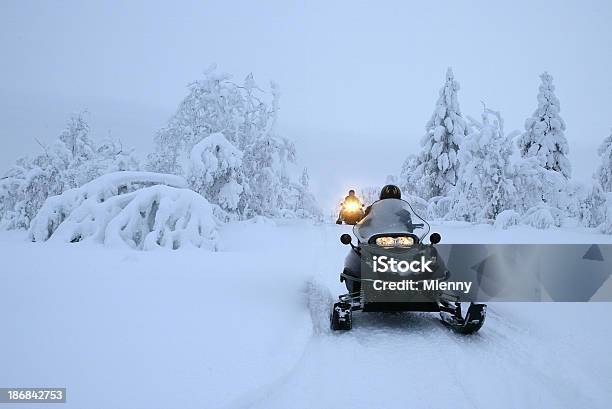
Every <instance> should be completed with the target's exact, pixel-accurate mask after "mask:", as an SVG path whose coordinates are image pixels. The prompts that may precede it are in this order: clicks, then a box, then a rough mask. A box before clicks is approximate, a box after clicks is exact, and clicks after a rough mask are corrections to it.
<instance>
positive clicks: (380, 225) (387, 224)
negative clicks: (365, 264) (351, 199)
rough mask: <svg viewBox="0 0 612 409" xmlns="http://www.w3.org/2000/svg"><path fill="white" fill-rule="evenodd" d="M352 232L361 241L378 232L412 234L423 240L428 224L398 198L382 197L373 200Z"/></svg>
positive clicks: (365, 240) (365, 241) (363, 241)
mask: <svg viewBox="0 0 612 409" xmlns="http://www.w3.org/2000/svg"><path fill="white" fill-rule="evenodd" d="M353 233H354V234H355V236H356V237H357V239H359V241H360V242H362V243H367V242H368V241H369V240H370V238H372V237H373V236H376V235H380V234H406V233H409V234H413V235H415V236H417V237H418V238H419V241H423V238H425V236H426V235H427V233H429V224H428V223H427V222H426V221H425V220H424V219H423V218H421V217H420V216H419V215H418V214H416V213H415V211H414V210H413V209H412V207H411V206H410V203H408V202H406V201H404V200H400V199H384V200H379V201H377V202H374V203H373V204H372V206H371V208H370V212H369V213H368V215H367V216H366V217H364V218H363V219H361V220H360V221H359V222H358V223H357V224H356V225H355V227H353Z"/></svg>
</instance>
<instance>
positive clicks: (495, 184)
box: [445, 108, 516, 222]
mask: <svg viewBox="0 0 612 409" xmlns="http://www.w3.org/2000/svg"><path fill="white" fill-rule="evenodd" d="M470 123H471V128H472V130H471V132H470V133H469V136H468V137H466V138H464V139H463V141H462V144H461V148H460V149H459V154H458V157H459V163H460V164H461V169H460V174H459V178H458V181H457V184H456V186H454V187H453V188H451V190H450V191H449V195H448V196H449V198H450V199H451V201H452V204H451V208H450V211H449V213H448V214H447V215H446V216H445V217H446V218H448V219H452V220H465V221H469V222H492V221H493V220H495V218H496V217H497V215H498V214H500V213H501V212H503V211H504V210H507V209H512V208H513V206H514V203H513V202H514V199H515V195H516V189H515V187H514V180H513V174H512V167H511V162H510V157H511V155H512V138H513V136H514V134H513V133H511V134H509V135H506V134H505V133H504V122H503V119H502V117H501V115H500V113H499V112H496V111H492V110H490V109H487V108H485V109H484V111H483V113H482V122H478V121H475V120H473V119H471V118H470Z"/></svg>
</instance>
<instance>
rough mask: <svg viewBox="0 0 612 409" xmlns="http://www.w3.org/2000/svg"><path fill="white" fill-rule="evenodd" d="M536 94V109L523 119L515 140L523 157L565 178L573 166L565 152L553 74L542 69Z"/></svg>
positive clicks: (565, 144)
mask: <svg viewBox="0 0 612 409" xmlns="http://www.w3.org/2000/svg"><path fill="white" fill-rule="evenodd" d="M540 79H541V80H542V83H541V84H540V88H539V93H538V108H537V109H536V110H535V111H534V113H533V115H532V116H531V117H529V118H527V120H525V132H524V133H523V134H522V135H521V136H520V138H519V139H518V141H517V142H518V147H519V150H520V153H521V156H522V157H536V158H538V160H539V161H540V163H541V165H542V166H543V167H544V168H545V169H548V170H553V171H555V172H559V173H560V174H562V175H563V176H564V177H565V178H566V179H569V178H570V177H571V174H572V168H571V165H570V162H569V160H568V159H567V157H566V155H567V154H568V152H569V147H568V144H567V139H565V135H564V133H563V132H564V131H565V122H564V121H563V118H561V116H560V115H559V112H560V110H561V107H560V104H559V99H558V98H557V96H556V95H555V86H554V85H553V82H552V81H553V77H552V76H551V75H550V74H549V73H547V72H545V73H543V74H542V75H540Z"/></svg>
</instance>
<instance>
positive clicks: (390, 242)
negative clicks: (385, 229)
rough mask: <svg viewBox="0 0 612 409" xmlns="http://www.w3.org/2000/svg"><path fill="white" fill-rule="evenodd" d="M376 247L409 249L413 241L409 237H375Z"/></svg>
mask: <svg viewBox="0 0 612 409" xmlns="http://www.w3.org/2000/svg"><path fill="white" fill-rule="evenodd" d="M376 245H377V246H380V247H411V246H412V245H414V239H413V238H412V237H409V236H400V237H387V236H383V237H377V238H376Z"/></svg>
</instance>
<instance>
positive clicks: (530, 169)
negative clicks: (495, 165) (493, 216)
mask: <svg viewBox="0 0 612 409" xmlns="http://www.w3.org/2000/svg"><path fill="white" fill-rule="evenodd" d="M512 168H513V169H512V174H513V181H514V187H515V189H516V196H515V200H514V210H516V211H517V212H519V213H522V214H524V213H525V212H526V211H527V210H528V209H530V208H532V207H534V206H538V205H540V204H542V203H546V204H547V205H548V206H556V207H560V208H561V207H563V205H564V203H565V200H566V199H565V198H564V195H565V192H566V186H567V179H565V177H564V176H563V175H562V174H561V173H559V172H557V171H554V170H549V169H546V168H545V167H544V166H542V162H541V161H540V158H537V157H526V158H518V159H517V160H516V161H514V162H513V163H512Z"/></svg>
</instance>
